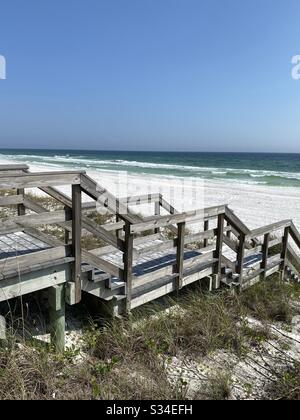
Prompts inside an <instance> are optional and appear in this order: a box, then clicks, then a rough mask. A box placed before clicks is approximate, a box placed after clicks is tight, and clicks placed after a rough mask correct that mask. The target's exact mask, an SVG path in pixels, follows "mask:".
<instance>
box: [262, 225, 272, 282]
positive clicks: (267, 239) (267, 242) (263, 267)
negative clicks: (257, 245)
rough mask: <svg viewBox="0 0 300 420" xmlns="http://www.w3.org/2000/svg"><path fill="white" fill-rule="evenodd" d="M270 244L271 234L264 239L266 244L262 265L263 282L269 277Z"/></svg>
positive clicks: (267, 234) (263, 247)
mask: <svg viewBox="0 0 300 420" xmlns="http://www.w3.org/2000/svg"><path fill="white" fill-rule="evenodd" d="M269 244H270V234H269V233H266V234H265V237H264V244H263V246H262V263H261V268H262V270H263V280H265V279H266V277H267V267H268V256H269Z"/></svg>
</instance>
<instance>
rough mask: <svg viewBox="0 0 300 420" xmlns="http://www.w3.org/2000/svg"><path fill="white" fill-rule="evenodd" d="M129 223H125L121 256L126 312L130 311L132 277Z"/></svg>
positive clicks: (131, 245)
mask: <svg viewBox="0 0 300 420" xmlns="http://www.w3.org/2000/svg"><path fill="white" fill-rule="evenodd" d="M130 226H131V225H130V223H129V222H126V224H125V228H124V232H125V249H124V254H123V262H124V277H123V280H124V282H125V283H126V311H127V312H129V311H130V310H131V300H132V284H133V283H132V280H133V279H132V276H133V235H132V234H131V232H130Z"/></svg>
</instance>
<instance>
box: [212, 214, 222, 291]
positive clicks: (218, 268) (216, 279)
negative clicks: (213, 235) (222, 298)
mask: <svg viewBox="0 0 300 420" xmlns="http://www.w3.org/2000/svg"><path fill="white" fill-rule="evenodd" d="M224 220H225V217H224V214H219V216H218V228H217V230H218V233H217V240H216V251H215V258H217V259H218V260H217V262H216V263H215V264H214V274H213V287H214V288H215V289H218V288H219V287H220V284H221V274H222V251H223V240H224Z"/></svg>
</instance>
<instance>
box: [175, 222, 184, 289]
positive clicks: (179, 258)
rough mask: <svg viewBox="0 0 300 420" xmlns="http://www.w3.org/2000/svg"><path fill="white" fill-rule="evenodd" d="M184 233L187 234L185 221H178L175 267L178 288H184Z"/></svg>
mask: <svg viewBox="0 0 300 420" xmlns="http://www.w3.org/2000/svg"><path fill="white" fill-rule="evenodd" d="M184 235H185V223H178V235H177V251H176V264H175V269H174V270H175V273H176V274H177V277H176V290H180V289H182V280H183V263H184Z"/></svg>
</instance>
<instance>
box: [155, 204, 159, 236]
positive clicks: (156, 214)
mask: <svg viewBox="0 0 300 420" xmlns="http://www.w3.org/2000/svg"><path fill="white" fill-rule="evenodd" d="M154 206H155V207H154V213H155V216H160V201H156V202H155V204H154ZM154 233H160V228H156V229H154Z"/></svg>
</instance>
